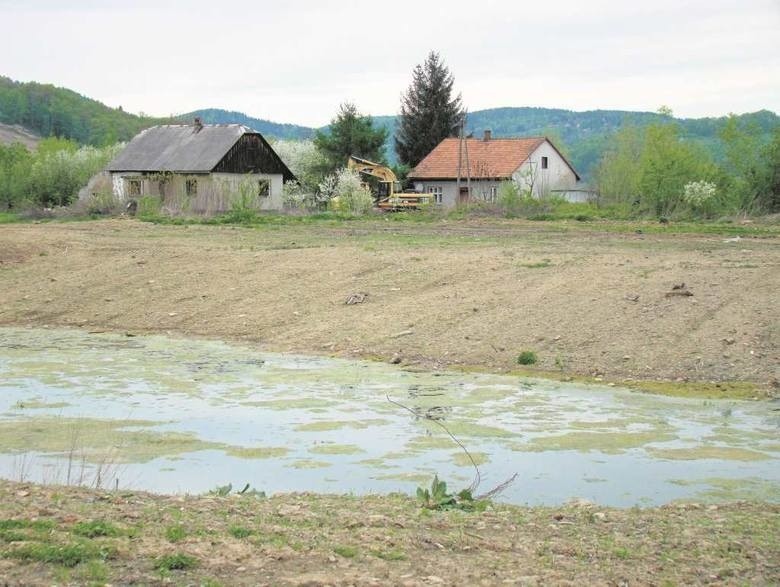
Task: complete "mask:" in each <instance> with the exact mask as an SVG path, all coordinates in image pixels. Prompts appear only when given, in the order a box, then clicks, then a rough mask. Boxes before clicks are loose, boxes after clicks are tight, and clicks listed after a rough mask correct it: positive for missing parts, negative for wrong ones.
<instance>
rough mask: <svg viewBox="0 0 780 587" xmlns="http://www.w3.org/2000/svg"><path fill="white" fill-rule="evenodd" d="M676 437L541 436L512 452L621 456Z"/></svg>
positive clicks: (647, 434)
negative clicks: (574, 452)
mask: <svg viewBox="0 0 780 587" xmlns="http://www.w3.org/2000/svg"><path fill="white" fill-rule="evenodd" d="M675 439H676V437H675V436H674V435H673V434H670V433H668V432H657V431H652V432H579V431H578V432H569V433H567V434H559V435H556V436H541V437H538V438H534V439H532V440H530V441H529V442H528V443H526V444H515V445H513V446H512V450H518V451H533V452H540V451H546V450H577V451H581V452H588V451H600V452H603V453H608V454H619V453H621V452H623V451H625V450H628V449H631V448H639V447H642V446H644V445H646V444H650V443H654V442H669V441H671V440H675Z"/></svg>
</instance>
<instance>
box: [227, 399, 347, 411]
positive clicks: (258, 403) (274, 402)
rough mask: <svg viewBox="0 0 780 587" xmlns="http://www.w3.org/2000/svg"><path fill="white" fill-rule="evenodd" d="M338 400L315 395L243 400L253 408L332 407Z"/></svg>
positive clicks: (303, 408) (244, 403) (307, 408)
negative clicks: (319, 397) (320, 397)
mask: <svg viewBox="0 0 780 587" xmlns="http://www.w3.org/2000/svg"><path fill="white" fill-rule="evenodd" d="M337 403H338V402H334V401H332V400H326V399H318V398H315V397H302V398H295V399H293V398H284V399H268V400H247V401H243V402H241V405H242V406H247V407H253V408H266V409H268V410H313V409H318V408H332V407H333V406H334V405H336V404H337Z"/></svg>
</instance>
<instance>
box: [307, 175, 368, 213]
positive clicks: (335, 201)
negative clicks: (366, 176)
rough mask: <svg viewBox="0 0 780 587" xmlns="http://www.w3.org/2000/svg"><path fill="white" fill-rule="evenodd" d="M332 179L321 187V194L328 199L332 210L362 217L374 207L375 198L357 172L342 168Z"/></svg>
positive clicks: (327, 179) (327, 180)
mask: <svg viewBox="0 0 780 587" xmlns="http://www.w3.org/2000/svg"><path fill="white" fill-rule="evenodd" d="M330 177H332V179H329V178H326V179H325V180H323V183H322V184H321V185H320V188H321V189H320V194H321V195H322V197H328V201H329V202H330V206H331V208H332V209H334V210H338V211H339V212H347V213H349V214H355V215H357V216H360V215H363V214H367V213H368V212H369V211H370V210H371V209H372V208H373V207H374V197H373V196H372V195H371V192H370V191H369V190H368V189H367V188H366V187H365V186H364V185H363V182H362V181H361V180H360V175H359V174H358V173H357V172H356V171H353V170H352V169H347V168H346V167H342V168H341V169H338V170H336V173H335V174H333V175H332V176H330ZM322 188H325V189H322ZM330 190H332V191H330ZM328 191H330V193H329V194H328Z"/></svg>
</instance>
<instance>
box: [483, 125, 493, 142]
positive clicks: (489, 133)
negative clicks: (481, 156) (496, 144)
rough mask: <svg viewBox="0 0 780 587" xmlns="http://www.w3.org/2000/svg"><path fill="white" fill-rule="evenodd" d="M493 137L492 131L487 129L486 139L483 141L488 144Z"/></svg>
mask: <svg viewBox="0 0 780 587" xmlns="http://www.w3.org/2000/svg"><path fill="white" fill-rule="evenodd" d="M492 135H493V133H492V131H491V130H490V129H489V128H486V129H485V137H484V139H483V140H484V141H485V142H486V143H487V142H488V141H489V140H490V138H491V137H492Z"/></svg>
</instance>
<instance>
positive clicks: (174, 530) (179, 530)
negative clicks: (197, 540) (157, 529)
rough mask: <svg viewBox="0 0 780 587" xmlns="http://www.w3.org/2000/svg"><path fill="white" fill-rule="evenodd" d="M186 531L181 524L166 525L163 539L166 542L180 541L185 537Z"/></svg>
mask: <svg viewBox="0 0 780 587" xmlns="http://www.w3.org/2000/svg"><path fill="white" fill-rule="evenodd" d="M186 536H187V531H186V530H185V529H184V526H182V525H181V524H177V525H176V526H168V527H167V528H166V529H165V539H166V540H167V541H168V542H174V543H175V542H181V541H182V540H184V538H186Z"/></svg>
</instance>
